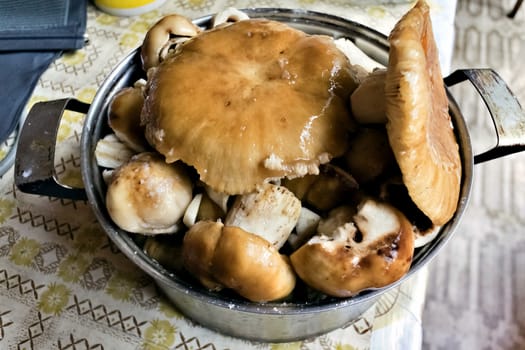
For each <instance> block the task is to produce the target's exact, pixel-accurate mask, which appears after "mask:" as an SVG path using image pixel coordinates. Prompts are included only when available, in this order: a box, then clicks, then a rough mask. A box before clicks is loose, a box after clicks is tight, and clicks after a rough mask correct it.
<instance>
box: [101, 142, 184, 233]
mask: <svg viewBox="0 0 525 350" xmlns="http://www.w3.org/2000/svg"><path fill="white" fill-rule="evenodd" d="M191 199H192V182H191V179H190V177H189V175H188V173H187V171H186V167H185V166H184V165H183V164H181V163H174V164H167V163H165V162H164V160H163V159H162V158H161V157H160V156H159V155H158V154H157V153H149V152H144V153H139V154H137V155H135V156H133V157H132V158H131V159H130V160H129V161H128V162H127V163H125V164H123V165H122V166H120V167H119V168H117V169H116V170H115V171H114V173H113V175H112V178H111V181H110V183H109V185H108V190H107V193H106V206H107V209H108V213H109V215H110V217H111V219H112V220H113V221H114V222H115V224H117V225H118V226H119V227H120V228H122V229H123V230H126V231H129V232H134V233H142V234H145V235H153V234H159V233H173V232H176V231H177V230H178V229H179V225H178V221H179V219H180V218H181V217H182V216H183V214H184V211H185V210H186V207H187V206H188V204H189V203H190V201H191Z"/></svg>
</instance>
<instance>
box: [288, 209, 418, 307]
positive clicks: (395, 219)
mask: <svg viewBox="0 0 525 350" xmlns="http://www.w3.org/2000/svg"><path fill="white" fill-rule="evenodd" d="M336 215H340V214H339V213H337V214H336ZM337 220H338V218H335V221H337ZM358 232H360V233H361V234H362V237H358ZM413 252H414V234H413V231H412V227H411V224H410V223H409V222H408V220H407V219H406V217H405V216H404V215H403V214H402V213H401V212H400V211H398V210H397V209H395V208H394V207H392V206H390V205H388V204H385V203H380V202H376V201H374V200H370V199H368V200H365V201H364V202H363V203H362V204H361V205H360V208H359V209H358V212H357V214H356V215H355V216H354V218H353V222H351V221H350V222H346V223H344V224H342V225H340V226H338V227H337V228H336V229H335V230H334V232H332V233H331V235H324V234H323V235H317V236H314V237H313V238H311V239H310V240H309V241H308V242H307V243H306V244H304V245H303V246H301V248H299V249H298V250H296V251H295V252H294V253H292V255H291V256H290V260H291V262H292V266H293V268H294V270H295V272H296V273H297V274H298V275H299V277H300V278H301V279H302V280H303V281H304V282H305V283H307V284H308V285H310V286H311V287H312V288H315V289H318V290H320V291H322V292H324V293H326V294H328V295H332V296H336V297H349V296H352V295H355V294H357V293H359V292H361V291H362V290H365V289H370V288H380V287H384V286H386V285H389V284H391V283H393V282H395V281H397V280H398V279H400V278H401V277H402V276H404V275H405V274H406V272H407V271H408V269H409V268H410V264H411V262H412V255H413Z"/></svg>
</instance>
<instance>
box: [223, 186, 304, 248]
mask: <svg viewBox="0 0 525 350" xmlns="http://www.w3.org/2000/svg"><path fill="white" fill-rule="evenodd" d="M300 213H301V201H300V200H299V199H297V197H295V196H294V194H293V193H292V192H290V191H289V190H288V189H287V188H286V187H283V186H277V185H273V184H270V183H267V184H264V185H261V186H260V187H259V188H258V189H257V190H255V191H254V192H252V193H249V194H245V195H242V196H238V197H237V198H236V199H235V202H234V203H233V205H232V208H231V209H230V210H229V212H228V214H227V215H226V219H225V220H224V224H225V225H226V226H237V227H240V228H242V229H243V230H244V231H247V232H251V233H253V234H255V235H258V236H260V237H262V238H264V239H266V240H267V241H268V242H270V243H271V244H272V245H273V246H275V247H276V248H277V249H279V248H281V247H282V246H283V245H284V243H285V242H286V240H287V239H288V236H289V235H290V233H291V232H292V230H293V229H294V227H295V225H296V224H297V220H298V219H299V215H300Z"/></svg>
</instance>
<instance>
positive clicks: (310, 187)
mask: <svg viewBox="0 0 525 350" xmlns="http://www.w3.org/2000/svg"><path fill="white" fill-rule="evenodd" d="M283 185H284V186H286V187H287V188H289V189H290V190H291V191H292V192H293V193H294V194H295V195H296V196H297V197H298V198H299V199H301V200H302V201H303V202H304V203H307V204H308V205H310V206H312V207H313V208H314V209H316V210H319V211H328V210H330V209H333V208H335V207H336V206H338V205H341V204H342V203H343V202H345V201H346V202H349V201H351V200H352V199H353V195H354V194H355V193H356V192H357V190H358V188H359V184H358V183H357V182H356V180H355V179H354V178H353V176H352V175H350V174H348V172H346V171H345V170H343V169H342V168H340V167H338V166H335V165H332V164H326V165H324V166H323V167H322V169H321V173H320V174H319V175H317V176H305V177H303V178H296V179H292V180H288V179H286V180H285V181H283Z"/></svg>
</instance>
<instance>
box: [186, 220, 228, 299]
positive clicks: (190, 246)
mask: <svg viewBox="0 0 525 350" xmlns="http://www.w3.org/2000/svg"><path fill="white" fill-rule="evenodd" d="M223 227H224V226H223V225H222V224H221V223H220V222H215V221H199V222H196V223H195V224H194V225H193V226H191V228H190V229H189V230H188V232H186V234H185V235H184V240H183V241H182V264H183V266H184V268H185V269H186V270H187V271H188V272H189V273H191V274H192V275H193V276H194V277H195V278H197V279H198V280H199V282H200V283H201V284H202V285H203V286H204V287H206V288H208V289H209V290H215V291H218V290H221V289H222V288H223V285H222V284H221V283H219V282H218V281H217V280H216V279H215V278H214V276H213V270H212V267H213V259H214V256H215V250H216V248H217V243H218V242H219V239H220V238H221V236H222V229H223Z"/></svg>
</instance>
